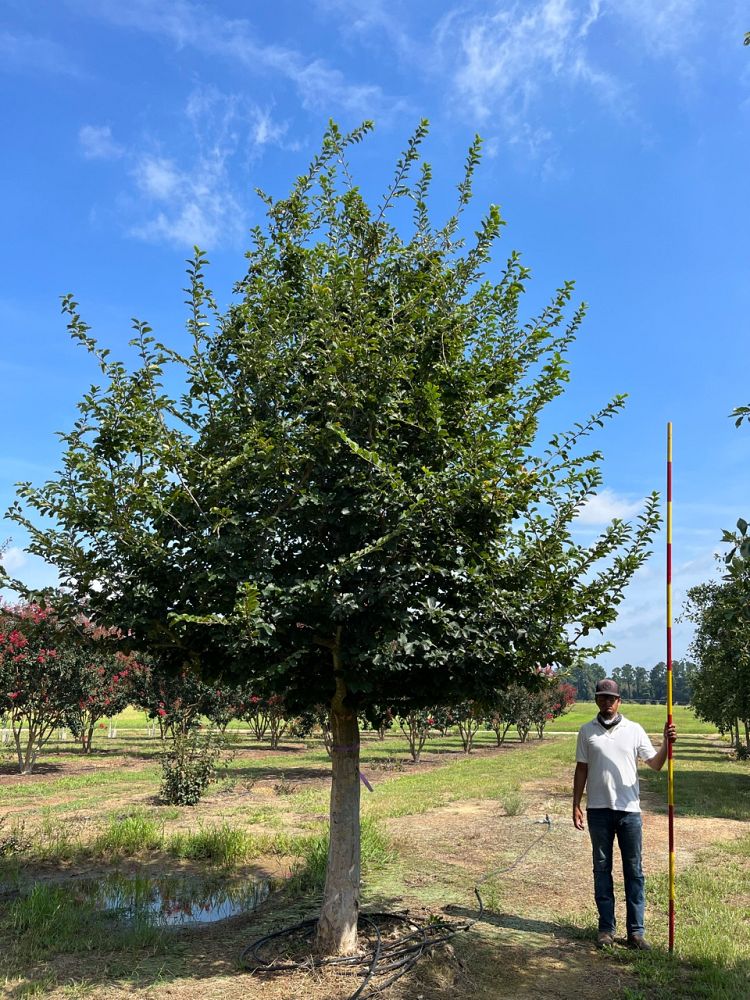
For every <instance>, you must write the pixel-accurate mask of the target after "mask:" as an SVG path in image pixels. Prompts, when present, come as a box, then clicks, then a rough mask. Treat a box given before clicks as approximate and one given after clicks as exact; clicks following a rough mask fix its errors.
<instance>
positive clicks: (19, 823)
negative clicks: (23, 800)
mask: <svg viewBox="0 0 750 1000" xmlns="http://www.w3.org/2000/svg"><path fill="white" fill-rule="evenodd" d="M4 827H5V817H3V818H0V858H12V857H14V856H15V855H18V854H25V853H26V851H28V849H29V847H30V846H31V838H30V837H29V836H28V835H27V833H26V824H25V822H24V821H23V820H14V821H13V823H11V824H10V826H9V827H8V828H7V830H6V829H4Z"/></svg>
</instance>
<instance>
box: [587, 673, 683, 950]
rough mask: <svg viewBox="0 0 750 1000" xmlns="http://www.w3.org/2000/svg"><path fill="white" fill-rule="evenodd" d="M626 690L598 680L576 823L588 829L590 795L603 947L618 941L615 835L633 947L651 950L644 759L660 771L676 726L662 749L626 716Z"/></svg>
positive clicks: (668, 730)
mask: <svg viewBox="0 0 750 1000" xmlns="http://www.w3.org/2000/svg"><path fill="white" fill-rule="evenodd" d="M620 704H621V699H620V689H619V688H618V686H617V683H616V682H615V681H613V680H610V679H609V678H607V679H606V680H602V681H597V684H596V705H597V708H598V709H599V714H598V715H597V717H596V718H595V719H593V720H592V721H591V722H587V723H586V724H585V725H583V726H581V730H580V732H579V733H578V745H577V747H576V771H575V777H574V779H573V825H574V826H575V828H576V829H577V830H583V811H582V809H581V799H582V797H583V791H584V788H586V787H587V786H588V791H587V809H586V815H587V819H588V824H589V836H590V837H591V847H592V849H593V855H594V899H595V900H596V906H597V909H598V910H599V934H598V938H597V942H598V945H599V947H600V948H605V947H606V946H607V945H612V944H614V941H615V936H614V935H615V926H616V920H615V892H614V886H613V883H612V846H613V844H614V840H615V837H617V843H618V846H619V848H620V855H621V857H622V873H623V876H624V879H625V902H626V920H627V931H628V947H630V948H637V949H639V950H641V951H648V949H649V948H650V945H649V944H648V942H647V941H646V938H645V937H644V927H643V923H644V916H645V910H646V894H645V882H644V878H643V869H642V868H641V803H640V797H639V791H638V758H639V757H640V758H641V760H644V761H645V762H646V763H647V764H648V766H649V767H650V768H653V770H654V771H660V770H661V769H662V767H663V766H664V762H665V760H666V759H667V748H668V746H669V743H674V741H675V740H676V739H677V732H676V730H675V727H674V726H667V725H665V726H664V740H663V742H662V744H661V746H660V747H659V749H658V750H655V749H654V746H653V744H652V743H651V740H650V739H649V738H648V736H647V735H646V733H645V731H644V730H643V727H642V726H639V725H638V723H637V722H631V721H630V720H629V719H626V718H624V717H623V716H622V715H621V714H620Z"/></svg>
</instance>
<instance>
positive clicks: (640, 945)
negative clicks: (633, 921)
mask: <svg viewBox="0 0 750 1000" xmlns="http://www.w3.org/2000/svg"><path fill="white" fill-rule="evenodd" d="M628 948H634V949H635V950H636V951H651V945H650V944H649V943H648V941H647V940H646V939H645V937H644V936H643V935H642V934H631V935H630V936H629V937H628Z"/></svg>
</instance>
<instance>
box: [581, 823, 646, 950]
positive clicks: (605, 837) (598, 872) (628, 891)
mask: <svg viewBox="0 0 750 1000" xmlns="http://www.w3.org/2000/svg"><path fill="white" fill-rule="evenodd" d="M586 815H587V818H588V824H589V836H590V837H591V847H592V848H593V854H594V899H595V900H596V907H597V909H598V910H599V930H600V931H606V932H607V933H609V934H614V932H615V926H616V924H617V921H616V919H615V890H614V885H613V884H612V845H613V844H614V840H615V836H616V837H617V844H618V846H619V848H620V856H621V857H622V874H623V877H624V879H625V907H626V922H627V930H628V937H631V936H632V935H634V934H638V935H642V934H643V921H644V916H645V911H646V889H645V879H644V877H643V869H642V868H641V814H640V813H639V812H623V811H622V810H619V809H587V810H586Z"/></svg>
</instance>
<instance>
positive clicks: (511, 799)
mask: <svg viewBox="0 0 750 1000" xmlns="http://www.w3.org/2000/svg"><path fill="white" fill-rule="evenodd" d="M500 801H501V802H502V806H503V809H504V810H505V815H506V816H520V815H521V813H522V812H523V811H524V809H525V808H526V803H525V802H524V800H523V796H522V795H521V793H520V792H519V791H518V790H517V789H514V790H513V791H511V792H506V794H505V795H504V796H503V797H502V799H501V800H500Z"/></svg>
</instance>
